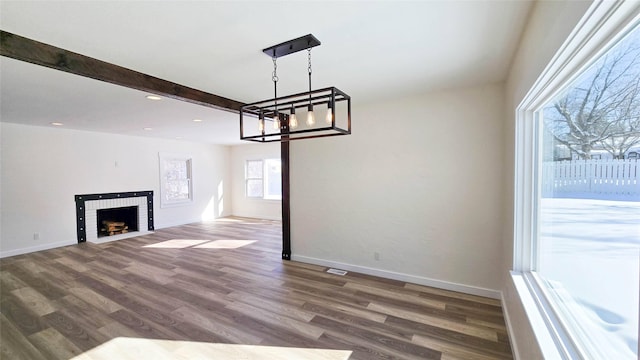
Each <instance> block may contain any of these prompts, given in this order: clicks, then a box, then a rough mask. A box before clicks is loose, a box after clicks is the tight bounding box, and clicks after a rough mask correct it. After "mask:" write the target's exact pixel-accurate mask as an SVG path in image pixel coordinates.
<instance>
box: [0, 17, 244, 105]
mask: <svg viewBox="0 0 640 360" xmlns="http://www.w3.org/2000/svg"><path fill="white" fill-rule="evenodd" d="M0 55H2V56H6V57H9V58H12V59H16V60H21V61H26V62H30V63H32V64H36V65H41V66H46V67H48V68H52V69H56V70H60V71H64V72H68V73H71V74H75V75H80V76H84V77H88V78H92V79H96V80H100V81H105V82H108V83H111V84H115V85H120V86H124V87H128V88H131V89H136V90H140V91H144V92H147V93H151V94H155V95H159V96H164V97H169V98H172V99H176V100H182V101H186V102H189V103H192V104H198V105H202V106H206V107H212V108H216V109H220V110H226V111H232V112H239V111H240V107H241V106H242V105H244V104H243V103H241V102H239V101H236V100H232V99H228V98H225V97H222V96H219V95H215V94H210V93H207V92H204V91H200V90H197V89H194V88H190V87H187V86H183V85H180V84H176V83H173V82H170V81H167V80H163V79H160V78H157V77H154V76H151V75H147V74H143V73H141V72H137V71H134V70H131V69H127V68H124V67H122V66H118V65H114V64H111V63H108V62H104V61H101V60H98V59H94V58H91V57H88V56H84V55H81V54H78V53H74V52H71V51H68V50H64V49H61V48H58V47H55V46H52V45H48V44H45V43H41V42H39V41H35V40H31V39H28V38H25V37H22V36H19V35H16V34H12V33H10V32H6V31H2V30H0Z"/></svg>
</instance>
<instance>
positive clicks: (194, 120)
mask: <svg viewBox="0 0 640 360" xmlns="http://www.w3.org/2000/svg"><path fill="white" fill-rule="evenodd" d="M193 122H202V120H201V119H193Z"/></svg>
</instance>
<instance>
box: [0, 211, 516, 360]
mask: <svg viewBox="0 0 640 360" xmlns="http://www.w3.org/2000/svg"><path fill="white" fill-rule="evenodd" d="M236 240H237V241H236ZM216 241H220V242H217V243H216ZM220 244H224V245H225V246H218V245H220ZM232 245H233V246H232ZM235 245H241V246H239V247H234V246H235ZM280 254H281V224H280V223H279V222H277V221H269V220H256V219H246V218H224V219H218V220H216V221H209V222H201V223H193V224H187V225H183V226H177V227H172V228H167V229H161V230H157V231H155V232H153V233H151V234H147V235H144V236H139V237H134V238H129V239H125V240H118V241H112V242H107V243H103V244H91V243H83V244H79V245H74V246H66V247H61V248H56V249H51V250H45V251H41V252H37V253H32V254H24V255H19V256H14V257H9V258H4V259H0V287H1V288H0V320H1V321H0V350H1V353H0V355H2V358H3V359H4V358H7V359H14V358H15V359H23V358H24V359H53V360H55V359H65V360H66V359H69V358H71V357H73V356H77V355H79V356H80V357H79V358H78V359H80V358H83V359H87V360H95V359H98V358H100V357H99V356H102V355H94V354H99V352H95V351H94V350H91V349H93V348H95V347H96V346H98V345H102V344H105V343H107V342H108V344H115V345H110V346H112V347H113V346H115V347H116V348H117V349H120V350H123V349H128V350H131V351H130V352H127V351H128V350H125V352H124V353H126V354H127V356H129V355H131V354H133V356H138V355H139V354H144V356H149V355H153V356H155V355H154V354H156V355H157V356H169V357H165V358H171V356H172V355H171V354H173V355H176V354H189V356H186V358H198V357H202V356H205V355H206V354H209V351H213V350H212V349H214V348H215V351H231V350H229V349H233V348H225V347H222V345H224V344H245V345H253V346H268V347H269V349H275V350H276V353H277V349H283V350H282V351H283V353H284V348H302V349H303V350H304V349H318V350H319V352H317V353H316V352H314V353H313V354H314V355H313V356H316V355H315V354H322V349H330V350H347V351H348V352H350V353H351V356H350V357H349V359H350V360H359V359H362V360H374V359H445V360H446V359H448V360H455V359H478V360H487V359H512V355H511V348H510V345H509V341H508V334H507V331H506V327H505V324H504V316H503V314H502V309H501V307H500V302H499V301H497V300H495V299H486V298H482V297H478V296H474V295H468V294H461V293H456V292H452V291H448V290H441V289H434V288H429V287H425V286H421V285H415V284H407V283H405V282H402V281H398V280H390V279H382V278H377V277H374V276H370V275H365V274H358V273H353V272H349V273H348V274H346V275H345V276H337V275H333V274H328V273H326V270H327V268H326V267H324V266H318V265H312V264H305V263H299V262H294V261H283V260H281V259H280ZM133 338H136V339H133ZM127 339H129V340H127ZM132 339H133V340H132ZM160 340H173V341H174V342H166V341H160ZM175 341H180V343H179V346H177V344H178V343H176V342H175ZM205 345H215V346H209V347H207V346H205ZM140 346H144V347H146V349H145V348H139V347H140ZM262 349H266V348H262ZM120 350H118V351H120ZM124 353H123V354H124ZM218 353H219V352H218ZM223 353H224V352H223ZM162 354H164V355H162ZM167 354H170V355H167ZM327 354H328V355H327V356H330V357H328V359H334V357H333V354H340V356H342V357H340V359H344V353H327ZM92 356H94V357H92ZM140 356H142V355H140ZM319 356H321V355H319ZM103 358H104V357H103ZM107 358H108V357H107ZM129 358H131V357H129ZM134 358H135V357H134ZM274 358H277V357H274ZM320 358H321V357H320ZM160 359H164V358H162V357H159V358H158V359H156V360H160Z"/></svg>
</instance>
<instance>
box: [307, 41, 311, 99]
mask: <svg viewBox="0 0 640 360" xmlns="http://www.w3.org/2000/svg"><path fill="white" fill-rule="evenodd" d="M307 52H308V53H309V106H311V48H308V49H307Z"/></svg>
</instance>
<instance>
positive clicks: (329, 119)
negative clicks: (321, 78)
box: [325, 102, 333, 125]
mask: <svg viewBox="0 0 640 360" xmlns="http://www.w3.org/2000/svg"><path fill="white" fill-rule="evenodd" d="M331 108H332V106H331V102H329V103H328V104H327V116H326V117H325V121H326V122H327V124H329V125H331V123H333V111H332V110H331Z"/></svg>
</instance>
